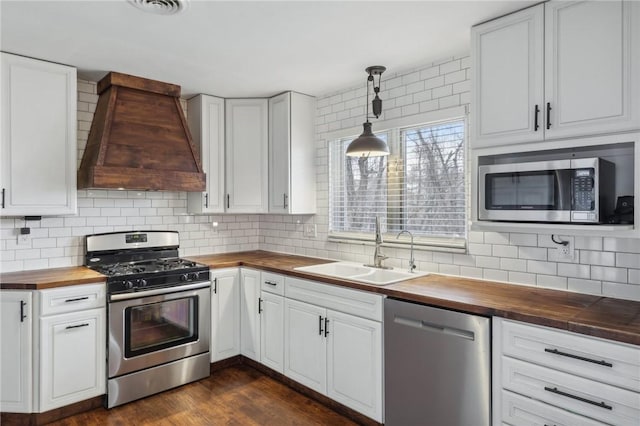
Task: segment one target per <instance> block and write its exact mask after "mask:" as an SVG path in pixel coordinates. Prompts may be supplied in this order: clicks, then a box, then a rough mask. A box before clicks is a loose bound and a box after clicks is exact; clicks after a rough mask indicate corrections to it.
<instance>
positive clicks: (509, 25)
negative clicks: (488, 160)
mask: <svg viewBox="0 0 640 426" xmlns="http://www.w3.org/2000/svg"><path fill="white" fill-rule="evenodd" d="M543 25H544V9H543V5H542V4H540V5H538V6H534V7H531V8H528V9H525V10H523V11H520V12H517V13H514V14H511V15H508V16H506V17H504V18H499V19H496V20H494V21H490V22H487V23H486V24H482V25H478V26H475V27H473V28H472V29H471V46H472V48H471V58H472V63H473V65H472V68H471V70H472V73H473V75H472V87H473V90H472V96H473V99H472V111H471V113H472V119H471V125H472V138H471V147H472V148H481V147H488V146H495V145H505V144H512V143H518V142H529V141H538V140H542V139H543V137H544V131H543V123H542V119H543V112H544V108H543V107H544V106H543V96H544V82H543V70H544V68H543V62H542V61H543V30H544V27H543ZM536 108H537V109H536ZM536 119H537V120H536ZM536 123H537V126H536Z"/></svg>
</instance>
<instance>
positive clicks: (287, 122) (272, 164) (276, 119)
mask: <svg viewBox="0 0 640 426" xmlns="http://www.w3.org/2000/svg"><path fill="white" fill-rule="evenodd" d="M290 142H291V93H289V92H287V93H283V94H281V95H278V96H276V97H274V98H271V99H269V212H270V213H288V212H289V195H290V194H289V177H290V176H289V171H290V165H291V163H290V157H289V154H290V149H289V146H290Z"/></svg>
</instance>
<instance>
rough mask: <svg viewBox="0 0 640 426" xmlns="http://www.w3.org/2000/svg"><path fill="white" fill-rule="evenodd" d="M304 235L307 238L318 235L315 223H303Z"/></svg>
mask: <svg viewBox="0 0 640 426" xmlns="http://www.w3.org/2000/svg"><path fill="white" fill-rule="evenodd" d="M304 236H305V237H307V238H316V237H317V236H318V228H317V227H316V224H315V223H307V224H306V225H304Z"/></svg>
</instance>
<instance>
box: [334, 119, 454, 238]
mask: <svg viewBox="0 0 640 426" xmlns="http://www.w3.org/2000/svg"><path fill="white" fill-rule="evenodd" d="M464 131H465V122H464V120H462V119H458V120H455V121H447V122H438V123H431V124H426V125H421V126H414V127H408V128H401V129H392V130H389V131H386V132H381V133H377V134H376V136H378V137H380V138H381V139H383V140H385V141H386V142H387V143H388V144H389V148H390V152H391V154H390V155H389V156H388V157H371V158H363V157H360V158H356V157H347V156H346V155H345V151H346V149H347V146H348V145H349V143H350V142H351V140H352V139H353V138H345V139H340V140H336V141H333V142H331V143H330V144H329V232H330V236H331V237H333V238H341V239H342V238H347V239H371V238H372V233H373V232H374V229H375V217H376V216H379V217H380V220H381V223H382V229H383V232H385V230H386V232H388V233H394V234H395V233H397V232H399V231H401V230H403V229H406V230H408V231H411V233H412V234H413V235H414V237H415V238H416V242H417V243H419V244H423V245H430V246H444V247H451V248H464V246H465V238H466V195H465V143H464V141H465V134H464Z"/></svg>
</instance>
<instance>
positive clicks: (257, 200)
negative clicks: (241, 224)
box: [225, 99, 269, 213]
mask: <svg viewBox="0 0 640 426" xmlns="http://www.w3.org/2000/svg"><path fill="white" fill-rule="evenodd" d="M225 108H226V128H225V131H226V152H227V154H226V157H227V158H226V159H227V161H226V188H227V200H226V202H227V211H228V212H229V213H266V212H267V210H268V199H267V194H268V189H269V188H268V186H269V185H268V182H269V174H268V163H269V159H268V155H267V152H268V147H269V144H268V135H267V127H268V113H267V108H268V104H267V100H266V99H227V100H226V103H225Z"/></svg>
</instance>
